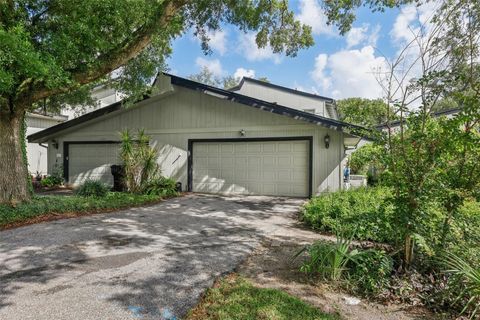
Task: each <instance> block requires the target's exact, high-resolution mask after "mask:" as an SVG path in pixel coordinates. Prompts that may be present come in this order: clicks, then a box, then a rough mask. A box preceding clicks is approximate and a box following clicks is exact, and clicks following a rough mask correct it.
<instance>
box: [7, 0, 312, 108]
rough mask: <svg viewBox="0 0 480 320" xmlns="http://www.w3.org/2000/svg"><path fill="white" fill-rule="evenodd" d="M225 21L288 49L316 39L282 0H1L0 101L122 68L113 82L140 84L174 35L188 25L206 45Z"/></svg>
mask: <svg viewBox="0 0 480 320" xmlns="http://www.w3.org/2000/svg"><path fill="white" fill-rule="evenodd" d="M225 23H230V24H233V25H236V26H238V28H239V29H240V30H242V31H256V32H257V37H256V41H257V44H258V45H259V46H260V47H265V46H266V45H270V46H271V47H272V50H273V51H274V52H284V53H285V54H286V55H289V56H295V54H296V53H297V51H298V50H299V49H301V48H306V47H309V46H311V45H312V44H313V40H312V37H311V28H310V27H308V26H305V25H302V24H301V23H300V22H298V21H296V20H295V19H294V14H293V12H292V11H290V10H289V8H288V4H287V3H286V2H285V1H266V0H261V1H225V0H199V1H187V0H163V1H162V0H156V1H155V0H128V1H115V0H101V1H99V0H85V1H81V2H79V1H69V0H57V1H45V0H18V1H13V0H12V1H2V2H1V3H0V57H1V58H0V99H1V100H0V106H1V107H2V108H5V105H6V104H8V103H10V104H12V102H13V104H14V105H17V106H19V105H22V106H23V105H28V106H29V107H30V106H31V104H32V103H34V102H36V101H39V100H41V99H44V98H49V97H52V96H55V95H58V94H62V93H66V92H69V91H71V90H74V89H77V88H79V87H80V86H82V85H85V84H88V83H91V82H94V81H97V80H100V79H102V78H105V77H106V75H108V74H109V73H110V72H112V71H114V70H116V69H118V68H120V67H122V69H121V70H120V71H121V72H119V76H118V77H117V79H116V80H117V81H116V84H118V85H120V86H122V88H123V89H124V90H126V91H127V92H128V91H138V89H140V86H141V84H144V83H145V82H146V81H145V79H147V78H149V77H152V76H153V75H155V73H156V72H157V71H158V70H159V69H161V68H163V67H164V61H165V57H166V56H167V55H168V54H170V53H171V47H170V43H171V41H172V39H174V38H176V37H178V36H180V35H182V34H183V33H185V32H186V31H187V30H189V29H190V28H193V30H195V34H196V35H197V36H198V37H199V38H200V39H201V40H202V47H203V49H204V50H205V51H207V52H208V50H209V47H208V40H209V39H208V31H209V30H212V29H219V28H221V26H222V24H225ZM287 39H288V41H287ZM23 108H24V107H22V109H23Z"/></svg>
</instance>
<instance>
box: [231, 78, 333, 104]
mask: <svg viewBox="0 0 480 320" xmlns="http://www.w3.org/2000/svg"><path fill="white" fill-rule="evenodd" d="M244 82H252V83H255V84H259V85H261V86H264V87H269V88H273V89H277V90H280V91H284V92H288V93H293V94H296V95H300V96H304V97H309V98H314V99H319V100H322V101H325V102H327V103H333V102H334V100H333V99H332V98H328V97H323V96H319V95H317V94H313V93H308V92H305V91H299V90H295V89H292V88H287V87H283V86H279V85H278V84H273V83H270V82H266V81H262V80H258V79H254V78H249V77H243V78H242V81H240V83H239V84H238V85H236V86H235V87H233V88H230V89H228V91H237V90H240V88H241V87H242V86H243V84H244Z"/></svg>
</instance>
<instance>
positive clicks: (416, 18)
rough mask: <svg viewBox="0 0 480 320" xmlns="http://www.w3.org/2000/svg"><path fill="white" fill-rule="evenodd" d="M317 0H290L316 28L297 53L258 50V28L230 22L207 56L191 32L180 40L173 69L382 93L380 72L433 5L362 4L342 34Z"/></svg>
mask: <svg viewBox="0 0 480 320" xmlns="http://www.w3.org/2000/svg"><path fill="white" fill-rule="evenodd" d="M319 1H321V0H291V1H290V7H291V9H292V10H293V11H294V12H295V15H296V17H297V19H299V20H300V21H302V22H303V23H305V24H308V25H310V26H311V27H312V31H313V36H314V40H315V45H314V46H313V47H310V48H308V49H303V50H301V51H300V52H299V53H298V55H297V56H296V57H293V58H292V57H287V56H285V55H281V54H273V53H272V51H271V49H270V48H268V47H267V48H264V49H258V48H257V46H256V44H255V40H254V39H255V33H247V34H245V33H243V32H241V31H239V30H238V29H236V28H235V27H234V26H230V25H227V26H224V28H222V30H220V31H216V32H212V33H211V34H210V35H209V38H210V46H211V49H212V53H211V54H209V55H205V54H204V52H203V51H202V49H201V45H200V41H199V40H198V39H196V38H195V36H194V35H193V33H192V32H188V33H186V34H185V35H184V36H183V37H181V38H178V39H176V40H175V41H174V43H173V53H172V56H171V57H170V58H169V60H168V66H169V68H170V72H171V73H173V74H175V75H178V76H181V77H188V76H189V75H191V74H195V73H198V72H200V71H201V69H202V68H204V67H206V68H208V69H209V70H210V71H211V72H212V73H214V74H215V75H216V76H218V77H223V76H228V75H233V76H235V77H238V78H241V77H242V76H248V77H255V78H259V77H267V78H268V80H269V81H270V82H272V83H275V84H278V85H282V86H285V87H289V88H294V89H297V90H302V91H306V92H311V93H316V94H319V95H323V96H327V97H332V98H335V99H342V98H348V97H362V98H381V97H382V96H383V91H382V89H381V87H380V85H379V84H378V81H377V79H376V78H377V77H378V76H376V75H378V72H379V70H380V71H381V70H384V69H386V68H388V67H387V62H388V61H391V60H392V59H394V58H395V57H396V55H397V54H398V52H399V50H400V49H401V48H402V46H404V44H405V43H406V42H407V41H409V40H410V39H411V38H412V34H413V33H412V30H413V31H414V30H416V29H415V28H418V26H419V24H420V23H423V22H425V20H427V19H428V18H429V17H430V16H431V13H432V12H433V7H431V6H428V5H427V6H424V7H420V8H416V7H415V6H413V5H409V6H404V7H402V8H395V9H389V10H386V11H384V12H376V13H372V12H371V11H370V10H369V9H368V8H361V9H359V10H358V12H357V19H356V21H355V22H354V23H353V26H352V29H351V30H350V31H349V32H348V33H347V34H346V35H344V36H341V35H340V34H339V32H338V30H337V29H336V28H335V27H332V26H328V25H327V24H326V20H327V19H326V17H325V15H324V14H323V12H322V9H321V7H320V2H319Z"/></svg>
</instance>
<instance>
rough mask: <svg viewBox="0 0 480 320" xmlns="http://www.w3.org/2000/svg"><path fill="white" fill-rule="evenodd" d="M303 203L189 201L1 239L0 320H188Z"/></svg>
mask: <svg viewBox="0 0 480 320" xmlns="http://www.w3.org/2000/svg"><path fill="white" fill-rule="evenodd" d="M302 203H303V201H302V200H300V199H288V198H272V197H220V196H211V195H187V196H185V197H181V198H175V199H170V200H167V201H165V202H163V203H160V204H156V205H152V206H149V207H142V208H134V209H129V210H124V211H119V212H115V213H108V214H100V215H93V216H88V217H81V218H74V219H67V220H58V221H53V222H48V223H43V224H38V225H31V226H25V227H22V228H18V229H13V230H7V231H3V232H0V318H2V319H4V318H5V319H28V318H29V317H31V315H35V316H34V317H33V318H32V319H52V318H55V319H77V318H80V319H104V318H111V319H131V318H138V317H141V318H144V319H162V318H173V317H174V316H176V317H181V316H183V315H185V314H186V312H187V311H188V310H189V309H190V308H191V307H193V306H194V305H195V303H196V301H197V300H198V297H199V295H200V294H201V293H202V292H203V291H204V290H205V288H207V287H209V286H210V285H211V284H212V283H213V281H214V279H215V278H216V277H218V276H220V275H222V274H224V273H227V272H230V271H232V270H233V269H234V268H235V267H236V266H237V265H238V264H239V263H240V262H241V261H243V260H244V259H245V258H246V257H247V256H248V255H249V253H250V252H251V251H252V250H253V248H254V247H255V246H256V245H257V244H258V243H259V241H260V240H261V239H262V238H264V237H266V236H269V235H270V234H272V233H273V232H275V230H277V229H278V228H281V227H284V226H285V225H288V224H294V223H295V221H294V219H292V217H293V216H294V215H295V214H296V212H297V211H298V207H299V205H301V204H302ZM47 306H48V307H47Z"/></svg>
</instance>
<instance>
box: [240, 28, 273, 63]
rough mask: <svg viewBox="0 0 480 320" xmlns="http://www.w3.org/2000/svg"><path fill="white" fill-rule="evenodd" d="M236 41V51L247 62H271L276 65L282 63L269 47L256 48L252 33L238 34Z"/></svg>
mask: <svg viewBox="0 0 480 320" xmlns="http://www.w3.org/2000/svg"><path fill="white" fill-rule="evenodd" d="M238 40H239V44H238V50H239V52H240V53H241V54H242V55H243V56H244V57H245V59H247V60H248V61H262V60H273V62H274V63H276V64H279V63H280V62H281V61H282V58H281V56H280V55H279V54H276V53H273V51H272V48H271V47H270V46H266V47H265V48H258V46H257V43H256V42H255V34H254V33H246V34H245V33H240V34H239V39H238Z"/></svg>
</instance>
